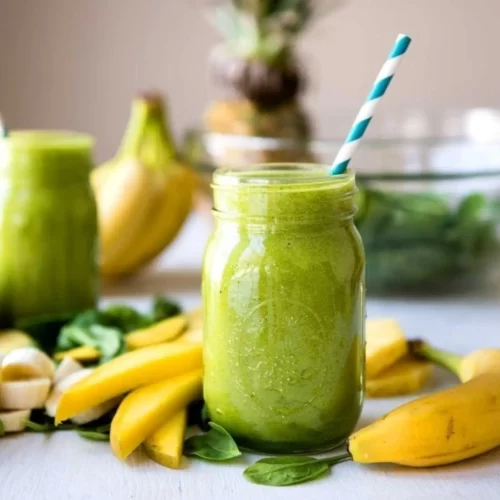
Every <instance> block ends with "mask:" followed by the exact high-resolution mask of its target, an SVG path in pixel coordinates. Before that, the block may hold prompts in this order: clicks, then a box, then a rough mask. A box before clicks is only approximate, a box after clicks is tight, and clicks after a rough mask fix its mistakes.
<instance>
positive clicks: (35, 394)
mask: <svg viewBox="0 0 500 500" xmlns="http://www.w3.org/2000/svg"><path fill="white" fill-rule="evenodd" d="M50 384H51V381H50V379H48V378H38V379H35V380H16V381H10V382H2V383H1V384H0V408H1V409H2V410H31V409H33V408H43V405H44V404H45V401H46V400H47V396H48V395H49V391H50Z"/></svg>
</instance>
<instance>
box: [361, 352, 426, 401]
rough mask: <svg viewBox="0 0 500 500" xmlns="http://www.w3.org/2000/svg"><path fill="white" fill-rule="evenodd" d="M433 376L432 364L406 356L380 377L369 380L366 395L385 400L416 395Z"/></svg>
mask: <svg viewBox="0 0 500 500" xmlns="http://www.w3.org/2000/svg"><path fill="white" fill-rule="evenodd" d="M433 374H434V367H433V365H432V363H430V362H429V361H421V360H417V359H412V358H410V357H409V356H406V357H404V358H403V359H401V360H399V361H398V362H397V363H396V364H395V365H393V366H391V367H390V368H388V369H387V370H386V371H384V372H383V373H381V374H380V375H379V376H378V377H376V378H372V379H367V380H366V395H367V397H369V398H385V397H392V396H405V395H407V394H415V393H416V392H419V391H421V390H422V389H423V388H424V387H425V386H426V385H427V384H428V383H429V381H430V380H431V379H432V376H433Z"/></svg>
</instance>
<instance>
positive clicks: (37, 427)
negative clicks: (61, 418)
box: [24, 420, 75, 433]
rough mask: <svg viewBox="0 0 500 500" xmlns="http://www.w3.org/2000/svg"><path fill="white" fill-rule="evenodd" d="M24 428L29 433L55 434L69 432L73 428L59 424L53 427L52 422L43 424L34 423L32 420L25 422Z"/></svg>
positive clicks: (69, 425) (70, 425) (72, 426)
mask: <svg viewBox="0 0 500 500" xmlns="http://www.w3.org/2000/svg"><path fill="white" fill-rule="evenodd" d="M24 424H25V425H26V428H27V429H28V430H30V431H31V432H43V433H48V432H57V431H69V430H73V429H74V428H75V426H74V425H73V424H70V423H68V424H59V425H54V423H53V422H49V421H46V422H44V423H39V422H34V421H33V420H26V421H25V423H24Z"/></svg>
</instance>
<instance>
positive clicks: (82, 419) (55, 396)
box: [45, 368, 120, 425]
mask: <svg viewBox="0 0 500 500" xmlns="http://www.w3.org/2000/svg"><path fill="white" fill-rule="evenodd" d="M92 371H93V369H92V368H83V369H82V370H79V371H77V372H74V373H72V374H71V375H69V376H68V377H66V378H64V379H63V380H61V381H60V382H59V383H58V384H56V386H55V387H54V389H53V391H52V392H51V394H50V396H49V398H48V399H47V402H46V403H45V413H47V415H49V417H55V415H56V410H57V405H58V404H59V401H60V400H61V396H62V393H63V392H64V391H65V390H66V389H68V388H69V387H71V386H72V385H73V384H76V383H77V382H78V381H80V380H82V378H84V377H86V376H88V375H89V374H90V373H92ZM119 402H120V398H115V399H112V400H110V401H106V402H104V403H102V404H100V405H98V406H95V407H94V408H89V409H88V410H85V411H84V412H81V413H79V414H78V415H75V416H74V417H73V418H72V419H71V421H72V422H73V423H75V424H77V425H83V424H87V423H89V422H92V421H93V420H97V419H98V418H101V417H102V416H103V415H105V414H106V413H108V411H110V410H111V409H112V408H114V407H115V406H117V405H118V403H119Z"/></svg>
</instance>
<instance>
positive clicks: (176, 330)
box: [125, 314, 188, 351]
mask: <svg viewBox="0 0 500 500" xmlns="http://www.w3.org/2000/svg"><path fill="white" fill-rule="evenodd" d="M187 324H188V319H187V317H186V316H185V315H184V314H179V315H177V316H174V317H172V318H168V319H165V320H163V321H160V322H158V323H156V324H154V325H153V326H150V327H148V328H141V329H140V330H137V331H135V332H130V333H129V334H127V335H126V336H125V342H126V344H127V349H129V350H131V351H132V350H134V349H141V348H142V347H148V346H150V345H155V344H162V343H163V342H169V341H171V340H174V339H175V338H176V337H178V336H179V335H180V334H181V333H182V332H183V331H184V330H185V329H186V326H187Z"/></svg>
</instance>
